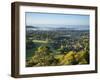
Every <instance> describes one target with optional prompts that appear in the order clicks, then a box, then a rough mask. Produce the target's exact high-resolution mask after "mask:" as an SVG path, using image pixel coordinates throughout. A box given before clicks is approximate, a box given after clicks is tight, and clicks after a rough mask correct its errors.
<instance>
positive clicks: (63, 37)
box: [26, 29, 89, 67]
mask: <svg viewBox="0 0 100 80" xmlns="http://www.w3.org/2000/svg"><path fill="white" fill-rule="evenodd" d="M82 64H89V30H64V29H63V30H61V29H59V30H26V67H33V66H60V65H82Z"/></svg>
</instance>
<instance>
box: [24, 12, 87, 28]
mask: <svg viewBox="0 0 100 80" xmlns="http://www.w3.org/2000/svg"><path fill="white" fill-rule="evenodd" d="M25 19H26V25H29V26H33V25H35V24H51V25H87V26H89V15H78V14H77V15H76V14H55V13H34V12H26V13H25Z"/></svg>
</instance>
